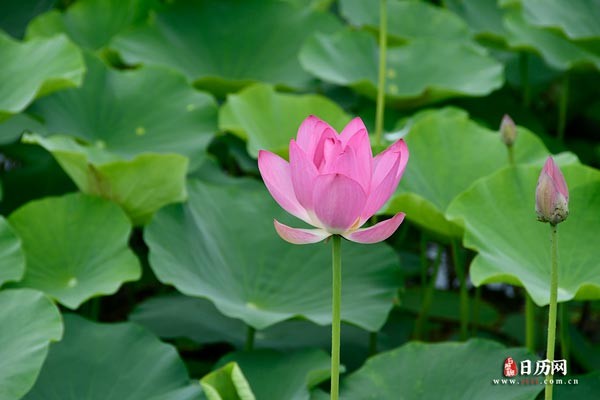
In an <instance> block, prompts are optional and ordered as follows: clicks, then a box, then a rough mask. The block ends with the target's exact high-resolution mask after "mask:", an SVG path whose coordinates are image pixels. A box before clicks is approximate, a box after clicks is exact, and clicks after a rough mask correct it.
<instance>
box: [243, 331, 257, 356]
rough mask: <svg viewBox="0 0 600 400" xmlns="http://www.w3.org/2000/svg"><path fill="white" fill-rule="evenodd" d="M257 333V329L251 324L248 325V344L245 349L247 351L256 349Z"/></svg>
mask: <svg viewBox="0 0 600 400" xmlns="http://www.w3.org/2000/svg"><path fill="white" fill-rule="evenodd" d="M255 334H256V329H254V328H253V327H252V326H250V325H247V326H246V345H245V346H244V349H245V350H246V351H252V349H254V336H255Z"/></svg>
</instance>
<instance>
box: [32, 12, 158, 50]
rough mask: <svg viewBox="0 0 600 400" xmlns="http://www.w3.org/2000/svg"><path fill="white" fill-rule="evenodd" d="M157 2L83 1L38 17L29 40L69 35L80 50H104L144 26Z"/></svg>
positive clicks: (33, 24)
mask: <svg viewBox="0 0 600 400" xmlns="http://www.w3.org/2000/svg"><path fill="white" fill-rule="evenodd" d="M153 3H154V0H80V1H77V2H76V3H74V4H72V5H71V6H70V7H69V8H68V9H67V10H66V11H65V12H60V11H58V10H53V11H50V12H47V13H45V14H42V15H40V16H38V17H37V18H36V19H34V20H33V21H32V22H31V24H29V26H28V27H27V37H40V36H41V37H46V36H52V35H55V34H56V33H66V34H67V35H68V36H69V37H70V38H71V40H73V41H74V42H75V43H77V44H78V45H80V46H81V47H84V48H87V49H91V50H96V49H100V48H102V47H104V46H105V45H106V44H107V43H108V42H109V41H110V40H111V39H112V38H113V36H115V35H116V34H117V33H119V32H121V31H123V30H124V29H125V28H127V27H129V26H131V25H133V24H135V23H141V22H143V20H144V19H145V18H146V16H147V15H148V9H149V8H150V7H151V6H152V5H153Z"/></svg>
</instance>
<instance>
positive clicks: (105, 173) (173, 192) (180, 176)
mask: <svg viewBox="0 0 600 400" xmlns="http://www.w3.org/2000/svg"><path fill="white" fill-rule="evenodd" d="M23 141H24V142H26V143H36V144H39V145H40V146H42V147H43V148H45V149H46V150H48V151H49V152H50V153H52V155H53V156H54V158H55V159H56V161H57V162H58V163H59V164H60V166H61V167H62V168H63V170H64V171H65V172H66V173H67V174H68V175H69V176H70V177H71V179H73V181H74V182H75V184H76V185H77V187H78V188H79V189H80V190H81V191H82V192H84V193H87V194H92V195H96V196H101V197H104V198H107V199H109V200H111V201H113V202H115V203H117V204H119V205H120V206H121V207H122V208H123V209H124V210H125V212H127V215H128V216H129V218H130V219H131V220H132V222H133V223H134V224H135V225H143V224H145V223H147V222H148V221H149V220H150V218H151V217H152V215H153V214H154V212H156V210H158V209H160V208H161V207H163V206H165V205H166V204H170V203H173V202H178V201H183V200H185V199H186V197H187V193H186V188H185V176H186V173H187V170H188V159H187V158H186V157H184V156H182V155H179V154H156V153H143V154H140V155H139V156H137V157H135V158H133V159H131V160H127V159H123V158H122V157H119V156H117V155H115V154H113V153H110V152H108V151H107V150H105V149H104V146H103V145H102V143H95V144H94V145H86V144H80V143H79V142H77V141H76V140H75V139H74V138H72V137H70V136H51V137H47V138H45V137H42V136H39V135H35V134H34V135H29V134H26V135H24V136H23Z"/></svg>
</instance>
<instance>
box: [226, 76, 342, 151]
mask: <svg viewBox="0 0 600 400" xmlns="http://www.w3.org/2000/svg"><path fill="white" fill-rule="evenodd" d="M311 114H314V115H317V116H318V117H320V118H321V119H323V120H325V121H327V122H328V123H329V124H330V125H331V126H332V127H333V128H334V129H337V130H338V131H339V132H341V130H342V128H343V127H344V126H345V125H346V124H347V123H348V122H349V121H350V116H348V115H347V114H346V113H345V112H344V110H342V108H341V107H340V106H338V105H337V104H336V103H334V102H333V101H331V100H329V99H327V98H326V97H323V96H320V95H316V94H303V95H298V94H289V93H277V92H275V90H274V89H273V87H272V86H269V85H262V84H258V85H253V86H250V87H248V88H246V89H244V90H243V91H241V92H239V93H236V94H230V95H228V96H227V102H226V103H225V105H223V107H221V109H220V110H219V129H220V130H226V131H230V132H232V133H235V134H236V135H238V136H240V137H241V138H243V139H246V140H247V141H248V153H250V155H253V156H255V157H256V156H258V150H260V149H266V150H270V151H274V152H277V153H279V154H287V149H288V146H289V144H290V139H291V138H294V137H296V133H297V131H298V127H299V126H300V124H301V123H302V121H303V120H304V119H305V118H306V116H307V115H311Z"/></svg>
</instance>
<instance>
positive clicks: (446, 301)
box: [400, 288, 500, 326]
mask: <svg viewBox="0 0 600 400" xmlns="http://www.w3.org/2000/svg"><path fill="white" fill-rule="evenodd" d="M424 296H425V293H424V291H423V290H422V289H421V288H412V289H408V290H406V291H405V292H404V293H402V294H401V295H400V308H401V309H404V310H408V311H410V312H411V313H413V314H419V313H420V312H421V309H422V303H423V298H424ZM469 305H470V307H471V311H470V315H473V314H474V312H475V311H474V307H475V304H474V302H470V303H469ZM478 307H479V319H478V322H479V325H484V326H492V325H494V324H495V323H496V322H498V319H499V318H500V315H499V314H498V311H497V310H496V309H495V308H494V307H493V306H492V305H491V304H489V303H488V302H486V301H480V302H479V304H478ZM429 316H430V317H431V318H436V319H441V320H450V321H459V320H460V318H461V316H460V295H459V294H458V293H457V292H451V291H448V290H436V292H435V293H434V295H433V300H432V303H431V308H430V310H429Z"/></svg>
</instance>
